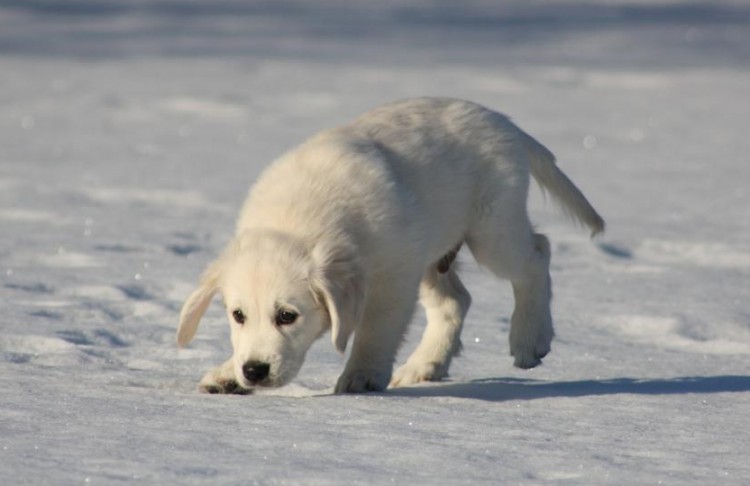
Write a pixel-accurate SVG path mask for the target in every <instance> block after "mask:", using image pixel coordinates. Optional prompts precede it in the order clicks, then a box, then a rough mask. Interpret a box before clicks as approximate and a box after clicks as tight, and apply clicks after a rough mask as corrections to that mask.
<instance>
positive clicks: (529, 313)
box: [467, 211, 555, 368]
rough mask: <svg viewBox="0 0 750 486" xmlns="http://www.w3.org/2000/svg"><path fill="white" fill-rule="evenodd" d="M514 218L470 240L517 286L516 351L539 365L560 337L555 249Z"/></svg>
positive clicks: (527, 364)
mask: <svg viewBox="0 0 750 486" xmlns="http://www.w3.org/2000/svg"><path fill="white" fill-rule="evenodd" d="M522 214H523V216H524V218H522V219H509V220H508V221H505V222H504V223H505V224H501V225H498V226H496V227H495V228H496V229H495V230H494V231H492V230H490V231H487V230H484V231H481V232H479V234H476V235H473V236H472V237H471V238H470V239H468V240H467V242H468V244H469V247H470V248H471V251H472V253H473V254H474V257H475V258H476V259H477V261H478V262H479V263H480V264H482V265H484V266H486V267H487V268H489V269H490V270H491V271H492V272H493V273H494V274H495V275H497V276H498V277H502V278H507V279H509V280H510V281H511V283H512V284H513V295H514V298H515V309H514V310H513V316H512V317H511V328H510V354H511V355H512V356H513V357H514V361H513V364H514V365H515V366H516V367H518V368H533V367H535V366H537V365H539V364H541V363H542V358H544V357H545V356H546V355H547V353H549V351H550V349H551V344H552V338H553V337H554V334H555V333H554V330H553V327H552V315H551V313H550V300H551V298H552V291H551V282H550V278H549V262H550V248H549V241H548V240H547V238H546V237H545V236H544V235H541V234H534V233H533V231H532V229H531V226H530V224H529V223H528V220H527V219H526V218H525V211H523V213H522Z"/></svg>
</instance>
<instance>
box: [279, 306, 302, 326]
mask: <svg viewBox="0 0 750 486" xmlns="http://www.w3.org/2000/svg"><path fill="white" fill-rule="evenodd" d="M298 316H299V314H297V313H296V312H294V311H290V310H287V309H279V310H278V311H276V325H277V326H288V325H289V324H293V323H294V321H296V320H297V317H298Z"/></svg>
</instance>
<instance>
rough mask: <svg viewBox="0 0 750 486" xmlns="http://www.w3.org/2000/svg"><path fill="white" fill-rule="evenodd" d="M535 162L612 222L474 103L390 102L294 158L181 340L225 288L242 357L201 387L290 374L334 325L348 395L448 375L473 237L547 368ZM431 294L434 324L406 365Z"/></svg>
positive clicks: (252, 206) (249, 205)
mask: <svg viewBox="0 0 750 486" xmlns="http://www.w3.org/2000/svg"><path fill="white" fill-rule="evenodd" d="M530 175H531V176H533V177H534V178H535V179H536V181H537V182H538V183H539V184H540V186H541V187H542V188H543V189H545V190H547V191H548V192H549V193H551V194H552V196H553V197H554V198H555V199H556V200H557V201H558V202H559V203H560V205H561V206H562V207H563V209H564V210H565V211H567V212H568V213H569V214H570V215H571V216H572V217H573V218H574V219H576V220H578V221H579V222H580V223H582V224H583V225H585V226H587V227H588V228H589V229H590V230H591V231H592V235H594V234H596V233H599V232H601V231H603V229H604V221H603V220H602V218H601V217H600V216H599V215H598V214H597V212H596V211H595V210H594V209H593V207H592V206H591V205H590V204H589V202H588V201H587V200H586V198H585V197H584V196H583V194H582V193H581V192H580V191H579V190H578V189H577V188H576V186H575V185H574V184H573V183H572V182H571V181H570V180H569V179H568V178H567V177H566V176H565V174H563V173H562V172H561V171H560V169H559V168H558V167H557V166H556V165H555V158H554V156H553V155H552V153H551V152H550V151H549V150H547V149H546V148H545V147H543V146H542V145H541V144H540V143H539V142H537V141H536V140H534V139H533V138H532V137H531V136H529V135H528V134H526V133H525V132H523V131H522V130H521V129H520V128H518V127H517V126H516V125H514V124H513V123H511V121H510V120H509V119H508V118H506V117H505V116H503V115H501V114H499V113H496V112H494V111H491V110H489V109H487V108H484V107H482V106H479V105H477V104H474V103H470V102H467V101H460V100H454V99H443V98H418V99H409V100H405V101H400V102H396V103H392V104H388V105H385V106H381V107H379V108H376V109H374V110H372V111H370V112H368V113H366V114H365V115H363V116H362V117H360V118H359V119H357V120H355V121H354V122H353V123H351V124H349V125H346V126H343V127H340V128H335V129H332V130H329V131H325V132H322V133H320V134H318V135H316V136H314V137H313V138H311V139H310V140H308V141H306V142H304V143H303V144H302V145H301V146H299V147H298V148H296V149H294V150H292V151H290V152H288V153H287V154H285V155H283V156H282V157H280V158H279V159H278V160H276V161H275V162H274V163H273V164H271V165H270V166H269V167H268V168H267V169H266V170H265V172H263V174H262V175H261V176H260V178H259V179H258V181H257V182H256V183H255V185H254V186H253V187H252V189H251V190H250V193H249V195H248V198H247V200H246V201H245V204H244V206H243V208H242V211H241V214H240V216H239V219H238V221H237V229H236V234H235V236H234V238H233V239H232V241H230V242H229V244H228V245H227V247H226V249H225V250H224V251H223V253H222V254H221V256H219V258H218V259H217V260H216V261H215V262H214V263H212V264H210V265H209V266H208V268H207V270H206V271H205V273H204V275H203V277H202V279H201V281H200V285H199V286H198V288H197V289H196V290H195V291H194V292H193V293H192V294H191V295H190V296H189V297H188V299H187V301H186V302H185V304H184V306H183V308H182V312H181V315H180V324H179V330H178V332H177V343H178V345H179V346H185V345H186V344H188V343H189V342H190V341H191V339H192V338H193V336H194V335H195V332H196V329H197V327H198V323H199V321H200V319H201V316H202V315H203V313H204V312H205V311H206V308H207V307H208V306H209V304H210V302H211V300H212V298H213V296H214V294H216V293H217V292H219V293H221V295H222V296H223V299H224V305H225V307H226V312H227V316H228V319H229V323H230V327H231V336H232V346H233V349H234V354H233V356H232V357H231V358H230V359H229V360H228V361H226V362H225V363H224V364H223V365H221V366H219V367H218V368H216V369H214V370H212V371H210V372H209V373H208V374H207V375H205V376H204V377H203V379H202V380H201V382H200V386H199V388H200V389H201V390H202V391H205V392H213V393H217V392H218V393H247V392H248V391H249V390H252V389H253V388H254V387H276V386H281V385H284V384H287V383H289V382H290V381H291V380H292V379H293V378H294V377H295V376H296V374H297V372H298V371H299V369H300V367H301V366H302V363H303V361H304V359H305V354H306V352H307V350H308V349H309V348H310V346H311V345H312V343H313V342H314V341H315V340H316V339H318V338H319V337H320V336H321V335H323V334H324V333H326V332H327V331H330V332H331V339H332V341H333V345H334V347H335V348H336V349H337V350H338V351H339V352H341V353H343V352H344V351H345V349H346V347H347V343H348V342H349V340H350V337H352V336H353V339H352V341H353V342H352V349H351V353H350V356H349V359H348V361H347V363H346V366H345V369H344V372H343V373H342V374H341V376H340V378H339V379H338V382H337V384H336V387H335V391H336V393H347V392H353V393H359V392H365V391H372V390H383V389H385V388H386V387H387V386H388V385H389V384H390V386H406V385H411V384H414V383H418V382H422V381H436V380H440V379H441V378H444V377H445V376H446V375H447V373H448V368H449V365H450V363H451V358H452V357H453V356H455V355H456V353H457V352H458V350H459V349H460V347H461V345H460V339H459V338H460V334H461V328H462V326H463V322H464V317H465V316H466V312H467V311H468V310H469V305H470V303H471V297H470V296H469V293H468V292H467V291H466V289H465V288H464V286H463V284H462V283H461V280H459V277H458V275H457V273H456V269H455V265H453V264H452V263H453V259H454V258H455V256H456V253H457V251H458V249H459V248H460V246H461V245H463V244H466V246H467V247H468V248H469V250H470V251H471V253H472V255H473V256H474V258H475V259H476V261H477V262H478V263H479V264H481V265H483V266H485V267H486V268H488V269H489V270H490V271H492V272H493V273H494V274H495V275H496V276H498V277H501V278H504V279H508V280H510V282H511V284H512V286H513V292H514V297H515V309H514V311H513V316H512V319H511V330H510V353H511V355H512V356H513V357H514V365H515V366H517V367H519V368H532V367H534V366H537V365H538V364H540V363H541V360H542V358H543V357H544V356H545V355H546V354H547V353H548V352H549V351H550V344H551V342H552V337H553V335H554V332H553V328H552V317H551V315H550V297H551V289H550V285H551V284H550V278H549V261H550V246H549V242H548V241H547V238H546V237H545V236H543V235H541V234H535V233H534V231H533V229H532V227H531V224H530V223H529V218H528V216H527V211H526V199H527V192H528V188H529V176H530ZM417 299H419V301H420V303H421V304H422V305H423V306H424V309H425V311H426V315H427V327H426V329H425V331H424V335H423V337H422V340H421V342H420V344H419V345H418V347H417V349H416V350H415V351H414V353H413V354H412V355H411V357H409V359H408V360H407V362H406V363H405V364H404V365H403V366H401V367H400V368H398V370H396V371H395V373H394V372H393V362H394V359H395V356H396V352H397V350H398V348H399V344H400V343H401V341H402V339H403V336H404V333H405V331H406V327H407V325H408V324H409V321H410V320H411V318H412V314H413V312H414V307H415V303H416V301H417Z"/></svg>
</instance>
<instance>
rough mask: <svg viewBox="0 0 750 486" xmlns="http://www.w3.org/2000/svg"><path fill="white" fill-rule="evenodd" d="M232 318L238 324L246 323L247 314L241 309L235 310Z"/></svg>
mask: <svg viewBox="0 0 750 486" xmlns="http://www.w3.org/2000/svg"><path fill="white" fill-rule="evenodd" d="M232 318H233V319H234V321H235V322H236V323H237V324H244V323H245V314H244V312H242V311H241V310H240V309H235V310H233V311H232Z"/></svg>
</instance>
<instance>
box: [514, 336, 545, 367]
mask: <svg viewBox="0 0 750 486" xmlns="http://www.w3.org/2000/svg"><path fill="white" fill-rule="evenodd" d="M550 341H551V340H546V341H544V342H542V341H541V340H540V341H538V342H537V344H536V346H532V347H525V348H522V349H520V350H519V349H513V348H512V347H511V351H510V354H511V356H513V358H514V359H513V366H515V367H516V368H521V369H524V370H528V369H531V368H534V367H536V366H539V365H540V364H542V358H544V357H545V356H547V355H548V354H549V352H550V350H551V343H550Z"/></svg>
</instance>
